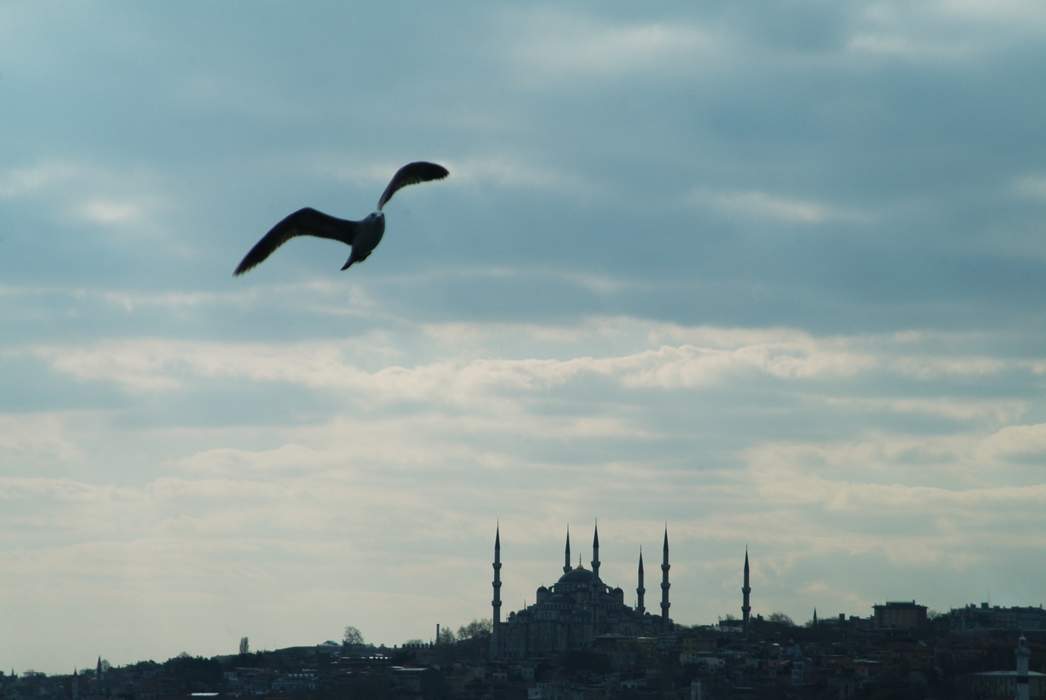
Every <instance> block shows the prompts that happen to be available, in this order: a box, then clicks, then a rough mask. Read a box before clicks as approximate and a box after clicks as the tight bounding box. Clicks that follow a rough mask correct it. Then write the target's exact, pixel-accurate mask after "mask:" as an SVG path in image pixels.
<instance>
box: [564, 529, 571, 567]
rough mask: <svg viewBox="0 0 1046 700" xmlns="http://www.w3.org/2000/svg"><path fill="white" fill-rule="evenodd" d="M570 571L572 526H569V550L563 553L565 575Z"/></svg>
mask: <svg viewBox="0 0 1046 700" xmlns="http://www.w3.org/2000/svg"><path fill="white" fill-rule="evenodd" d="M570 569H571V566H570V526H569V525H567V549H566V551H565V552H563V573H564V574H565V573H567V572H568V571H570Z"/></svg>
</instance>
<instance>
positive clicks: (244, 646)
mask: <svg viewBox="0 0 1046 700" xmlns="http://www.w3.org/2000/svg"><path fill="white" fill-rule="evenodd" d="M240 653H241V654H250V653H251V644H250V642H248V641H247V638H246V637H240Z"/></svg>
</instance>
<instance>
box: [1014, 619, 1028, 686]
mask: <svg viewBox="0 0 1046 700" xmlns="http://www.w3.org/2000/svg"><path fill="white" fill-rule="evenodd" d="M1030 656H1031V649H1029V648H1028V640H1027V639H1026V638H1025V637H1024V635H1021V638H1020V639H1018V640H1017V694H1016V696H1015V697H1016V699H1017V700H1028V692H1029V690H1030V687H1029V686H1028V657H1030Z"/></svg>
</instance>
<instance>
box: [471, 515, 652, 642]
mask: <svg viewBox="0 0 1046 700" xmlns="http://www.w3.org/2000/svg"><path fill="white" fill-rule="evenodd" d="M591 564H592V568H590V569H586V568H585V567H584V566H583V565H582V564H581V562H580V560H579V561H578V565H577V566H576V567H575V566H571V563H570V533H569V531H568V532H567V541H566V548H565V551H564V555H563V575H562V576H560V577H559V580H558V581H557V582H556V583H555V584H553V585H552V586H549V587H547V588H546V587H545V586H541V587H540V588H538V589H537V593H536V595H535V602H534V604H533V605H528V606H527V607H526V608H524V609H523V610H519V611H516V612H510V613H509V615H508V618H507V619H505V620H502V619H501V530H500V528H498V531H497V534H496V535H495V538H494V564H493V567H494V581H493V584H492V585H493V589H494V599H493V600H492V601H491V605H492V607H493V629H492V633H491V654H492V655H493V656H498V657H509V658H517V659H522V658H527V657H530V656H546V655H550V654H558V653H561V652H564V651H571V650H589V649H592V648H593V647H595V646H596V643H597V640H599V639H600V638H603V639H606V638H607V637H608V636H623V637H642V636H656V635H658V634H660V633H663V632H670V631H671V630H672V620H671V618H670V617H669V615H668V610H669V608H670V607H671V603H670V602H669V588H670V587H671V584H670V583H669V581H668V571H669V569H670V568H671V567H670V566H669V563H668V529H667V528H665V538H664V546H663V548H662V563H661V572H662V574H661V575H662V578H661V614H660V615H651V614H650V613H649V612H647V611H646V608H645V607H644V596H645V594H646V588H644V585H643V554H642V552H640V555H639V569H638V575H637V578H638V584H639V585H638V586H637V588H636V606H635V607H630V606H628V605H626V604H625V593H624V591H623V590H622V589H621V588H613V587H611V586H609V585H607V584H605V583H603V580H602V579H601V578H600V577H599V567H600V561H599V528H598V527H597V528H596V529H595V532H594V533H593V537H592V562H591Z"/></svg>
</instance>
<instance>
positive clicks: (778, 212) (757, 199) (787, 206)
mask: <svg viewBox="0 0 1046 700" xmlns="http://www.w3.org/2000/svg"><path fill="white" fill-rule="evenodd" d="M689 199H690V201H691V202H693V203H695V204H698V205H700V206H703V207H709V208H712V209H716V210H719V211H721V212H724V213H727V214H731V215H734V216H740V217H746V218H757V219H776V220H779V221H786V222H788V223H794V224H819V223H823V222H825V221H833V220H851V221H853V220H862V219H866V218H867V216H866V215H863V214H861V213H860V212H856V211H849V210H846V209H840V208H838V207H833V206H829V205H827V204H822V203H819V202H815V201H810V200H802V199H793V198H788V197H780V196H775V195H771V194H768V193H766V192H761V191H758V190H753V191H749V192H711V191H707V190H703V189H699V190H696V191H694V192H693V193H691V195H690V197H689Z"/></svg>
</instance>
